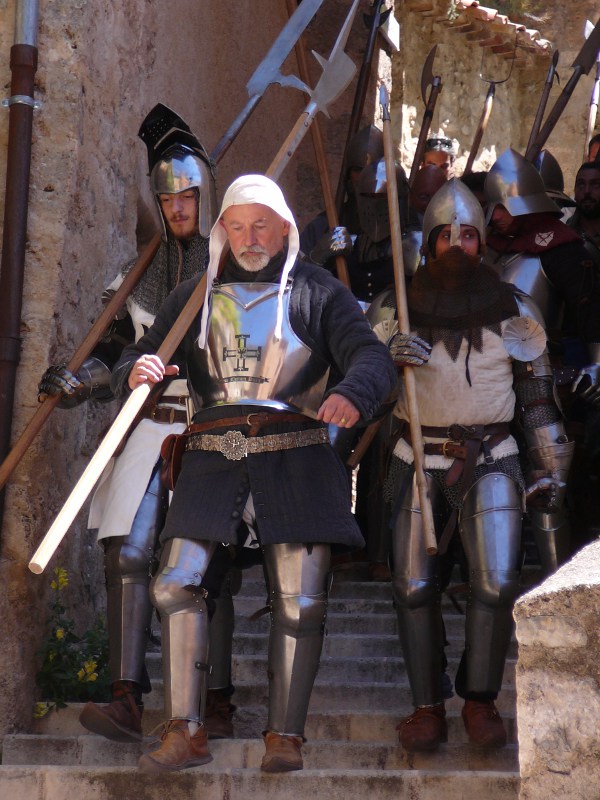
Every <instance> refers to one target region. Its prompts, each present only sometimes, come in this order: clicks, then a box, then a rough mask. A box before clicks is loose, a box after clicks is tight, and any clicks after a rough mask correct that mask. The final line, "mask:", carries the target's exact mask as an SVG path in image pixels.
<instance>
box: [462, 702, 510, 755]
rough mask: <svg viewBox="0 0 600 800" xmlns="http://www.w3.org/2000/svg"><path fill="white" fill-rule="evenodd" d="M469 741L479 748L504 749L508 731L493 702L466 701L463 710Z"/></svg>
mask: <svg viewBox="0 0 600 800" xmlns="http://www.w3.org/2000/svg"><path fill="white" fill-rule="evenodd" d="M462 718H463V722H464V723H465V728H466V731H467V733H468V735H469V740H470V741H471V742H472V744H475V745H477V746H478V747H504V745H505V744H506V730H505V729H504V723H503V722H502V717H501V716H500V714H499V713H498V709H497V708H496V705H495V703H494V701H493V700H486V701H483V702H482V701H479V700H465V704H464V706H463V710H462Z"/></svg>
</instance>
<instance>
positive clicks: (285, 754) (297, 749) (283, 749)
mask: <svg viewBox="0 0 600 800" xmlns="http://www.w3.org/2000/svg"><path fill="white" fill-rule="evenodd" d="M264 740H265V747H266V753H265V754H264V756H263V760H262V763H261V765H260V768H261V769H262V771H263V772H290V771H291V770H294V769H302V767H303V766H304V762H303V761H302V752H301V747H302V741H303V739H302V737H301V736H284V735H283V734H281V733H275V732H274V731H268V732H267V733H265V734H264Z"/></svg>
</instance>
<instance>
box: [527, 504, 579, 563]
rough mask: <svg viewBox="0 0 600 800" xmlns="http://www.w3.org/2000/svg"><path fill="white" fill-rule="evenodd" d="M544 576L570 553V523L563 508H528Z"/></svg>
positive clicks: (563, 561)
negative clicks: (548, 509) (549, 509)
mask: <svg viewBox="0 0 600 800" xmlns="http://www.w3.org/2000/svg"><path fill="white" fill-rule="evenodd" d="M528 514H529V519H530V521H531V527H532V529H533V536H534V539H535V544H536V547H537V549H538V554H539V557H540V562H541V565H542V573H543V576H544V577H547V576H548V575H552V573H553V572H556V570H557V569H558V568H559V567H560V565H561V564H564V563H565V561H566V560H567V559H568V558H569V556H570V554H571V546H570V542H571V524H570V520H569V513H568V511H567V510H566V509H565V508H558V509H556V510H554V511H544V510H543V509H538V508H530V509H529V510H528Z"/></svg>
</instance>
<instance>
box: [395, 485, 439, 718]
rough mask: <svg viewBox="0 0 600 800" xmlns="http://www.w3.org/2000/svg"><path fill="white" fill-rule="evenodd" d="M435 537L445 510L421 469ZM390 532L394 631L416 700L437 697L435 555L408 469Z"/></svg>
mask: <svg viewBox="0 0 600 800" xmlns="http://www.w3.org/2000/svg"><path fill="white" fill-rule="evenodd" d="M426 478H427V483H428V486H429V495H430V498H431V505H432V511H433V519H434V525H435V529H436V533H437V535H438V537H439V536H440V535H441V532H442V530H443V528H444V524H445V521H446V518H447V516H448V513H449V508H448V503H447V502H446V499H445V497H444V495H443V493H442V491H441V489H440V488H439V486H438V485H437V484H436V483H435V481H433V480H432V479H431V477H430V476H429V475H426ZM406 482H407V484H408V485H407V486H405V487H403V488H404V489H405V491H404V496H403V499H402V501H401V505H400V510H399V511H398V515H397V517H396V520H395V525H394V530H393V534H392V537H393V538H392V552H393V570H392V589H393V594H394V601H395V605H396V613H397V615H398V631H399V634H400V643H401V645H402V652H403V654H404V663H405V664H406V671H407V673H408V679H409V682H410V687H411V690H412V694H413V702H414V704H415V706H431V705H436V704H437V703H441V702H442V684H441V676H442V671H443V656H444V647H443V645H444V631H443V627H442V614H441V603H440V585H439V561H440V559H439V557H438V556H429V555H427V551H426V549H425V545H424V542H423V528H422V523H421V505H420V501H419V492H418V489H417V484H416V480H415V478H414V473H413V472H412V471H408V470H407V472H406Z"/></svg>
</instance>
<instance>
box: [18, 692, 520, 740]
mask: <svg viewBox="0 0 600 800" xmlns="http://www.w3.org/2000/svg"><path fill="white" fill-rule="evenodd" d="M245 688H246V687H242V689H245ZM153 694H154V693H153ZM245 694H246V698H245V697H244V695H245ZM253 694H254V696H256V695H258V694H259V691H258V690H256V691H255V692H254V693H253ZM250 695H251V693H250V692H248V693H245V692H244V691H243V690H242V691H236V693H235V695H234V697H233V700H234V701H235V703H236V705H237V711H236V712H235V714H234V717H233V723H234V730H235V735H236V736H237V737H238V738H241V739H251V738H258V737H260V735H261V732H262V731H263V730H264V727H265V722H266V716H267V707H266V704H265V702H264V701H265V700H266V692H265V694H264V697H263V702H261V703H250V702H243V700H244V699H247V698H248V697H250ZM398 695H401V697H402V700H403V702H402V703H400V702H398ZM150 697H152V695H150ZM392 700H393V702H391V701H392ZM318 701H319V698H318V697H317V699H316V700H315V701H313V702H311V708H310V710H309V714H308V719H307V723H306V731H305V733H306V737H307V738H308V739H309V740H328V739H335V740H342V739H343V740H348V741H365V742H396V741H397V733H396V725H397V724H398V722H399V721H400V720H401V719H402V718H403V717H405V716H407V715H408V714H409V713H410V712H411V710H412V706H411V702H410V692H409V689H408V687H405V688H403V689H402V690H401V691H395V692H394V693H393V694H392V693H391V692H390V693H389V694H388V701H389V702H388V703H387V704H386V705H384V706H383V707H379V708H375V707H374V706H373V705H371V706H369V704H368V703H367V704H365V703H362V704H361V705H362V706H363V707H362V709H361V710H357V709H356V708H355V704H353V703H351V702H350V701H349V700H348V699H347V698H346V699H345V700H344V701H343V703H340V706H341V708H340V709H339V710H337V709H336V710H326V709H325V708H324V707H323V704H322V703H319V702H318ZM514 703H515V698H514V693H512V694H511V692H508V691H507V692H502V694H501V695H500V697H499V698H498V702H497V705H498V709H499V711H500V713H501V714H502V718H503V719H504V722H505V725H506V729H507V733H508V737H509V741H511V742H514V741H515V740H516V726H515V705H514ZM82 708H83V704H82V703H71V704H69V705H68V706H67V707H66V708H63V709H61V710H60V711H58V712H55V711H51V712H50V713H49V714H47V715H46V716H45V717H43V718H42V719H39V720H35V722H34V724H33V729H32V731H33V733H34V734H38V735H44V736H51V737H53V736H58V737H65V736H81V735H82V734H83V733H84V728H82V726H81V725H80V723H79V714H80V713H81V709H82ZM461 708H462V700H461V699H460V698H458V697H453V698H451V699H450V700H448V701H446V709H447V714H448V717H447V718H448V730H449V738H450V741H451V742H466V741H467V736H466V733H465V730H464V726H463V723H462V719H461V717H460V711H461ZM163 719H164V717H163V708H162V704H161V703H159V702H152V704H149V703H148V704H146V708H145V710H144V731H146V732H149V731H151V730H153V729H154V728H155V727H156V726H157V725H159V724H160V723H161V722H163Z"/></svg>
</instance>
